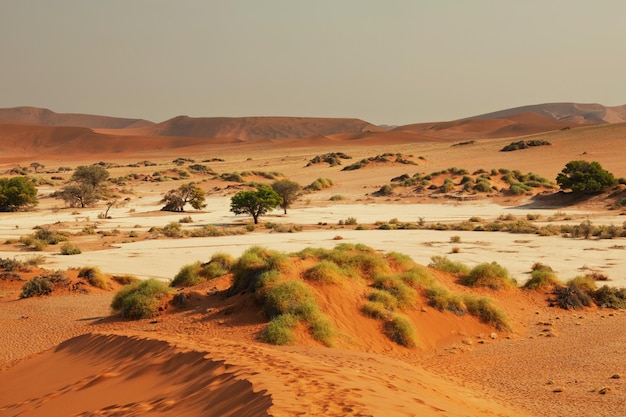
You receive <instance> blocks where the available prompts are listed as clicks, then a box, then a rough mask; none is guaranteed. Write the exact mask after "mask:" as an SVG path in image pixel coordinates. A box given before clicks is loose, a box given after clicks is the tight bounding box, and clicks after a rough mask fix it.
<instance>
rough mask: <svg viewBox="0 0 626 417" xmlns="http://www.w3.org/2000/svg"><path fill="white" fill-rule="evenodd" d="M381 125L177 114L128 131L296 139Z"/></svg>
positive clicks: (178, 134) (282, 118) (352, 120)
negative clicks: (168, 118)
mask: <svg viewBox="0 0 626 417" xmlns="http://www.w3.org/2000/svg"><path fill="white" fill-rule="evenodd" d="M383 130H384V129H383V128H381V127H378V126H376V125H373V124H371V123H368V122H364V121H363V120H359V119H335V118H313V117H200V118H193V117H187V116H178V117H174V118H173V119H170V120H166V121H164V122H161V123H158V124H156V125H153V126H148V127H144V128H140V129H128V131H127V134H129V135H135V134H137V135H143V136H190V137H199V138H216V137H221V138H224V137H231V138H237V139H240V140H245V141H254V140H259V139H270V140H273V139H298V138H307V137H311V136H318V135H323V136H324V135H332V134H337V133H353V132H368V131H369V132H380V131H383Z"/></svg>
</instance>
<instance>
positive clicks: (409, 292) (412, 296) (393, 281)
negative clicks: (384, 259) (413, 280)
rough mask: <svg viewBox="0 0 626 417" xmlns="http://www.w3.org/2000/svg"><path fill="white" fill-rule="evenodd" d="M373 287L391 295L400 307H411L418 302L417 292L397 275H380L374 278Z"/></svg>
mask: <svg viewBox="0 0 626 417" xmlns="http://www.w3.org/2000/svg"><path fill="white" fill-rule="evenodd" d="M372 286H373V287H374V288H377V289H379V290H383V291H386V292H388V293H389V294H391V295H392V296H393V297H394V298H395V299H396V302H397V304H398V305H399V306H402V307H410V306H413V305H415V302H416V301H417V291H415V289H413V288H412V287H410V286H408V285H407V284H405V283H404V282H403V281H402V280H401V279H400V278H399V277H398V276H396V275H379V276H377V277H376V278H374V283H373V284H372Z"/></svg>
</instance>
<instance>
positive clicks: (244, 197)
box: [230, 186, 282, 224]
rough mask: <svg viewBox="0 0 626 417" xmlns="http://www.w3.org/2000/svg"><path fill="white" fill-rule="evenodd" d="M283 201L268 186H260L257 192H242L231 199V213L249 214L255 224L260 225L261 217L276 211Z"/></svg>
mask: <svg viewBox="0 0 626 417" xmlns="http://www.w3.org/2000/svg"><path fill="white" fill-rule="evenodd" d="M281 201H282V199H281V198H280V196H279V195H278V194H277V193H276V191H274V190H272V189H271V188H270V187H268V186H260V187H259V188H257V190H256V191H240V192H238V193H237V194H235V195H234V196H233V197H232V198H231V199H230V211H232V212H233V213H235V214H249V215H251V216H252V218H253V219H254V224H258V223H259V216H262V215H264V214H266V213H267V212H268V211H270V210H273V209H275V208H276V207H278V206H279V205H280V203H281Z"/></svg>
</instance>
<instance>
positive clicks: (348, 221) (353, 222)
mask: <svg viewBox="0 0 626 417" xmlns="http://www.w3.org/2000/svg"><path fill="white" fill-rule="evenodd" d="M343 224H345V225H346V226H354V225H356V224H357V220H356V217H348V218H347V219H346V220H344V222H343Z"/></svg>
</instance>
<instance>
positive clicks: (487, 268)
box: [461, 262, 516, 290]
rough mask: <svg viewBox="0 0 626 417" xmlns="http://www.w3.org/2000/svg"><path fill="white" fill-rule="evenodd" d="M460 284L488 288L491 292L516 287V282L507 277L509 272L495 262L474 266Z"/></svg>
mask: <svg viewBox="0 0 626 417" xmlns="http://www.w3.org/2000/svg"><path fill="white" fill-rule="evenodd" d="M461 283H462V284H463V285H466V286H468V287H488V288H491V289H493V290H500V289H504V288H510V287H514V286H516V282H515V281H514V280H513V279H511V278H510V277H509V272H508V271H507V270H506V269H505V268H504V267H502V266H500V265H499V264H498V263H497V262H491V263H488V262H484V263H482V264H479V265H476V266H475V267H474V268H472V270H471V271H470V273H469V274H468V275H467V276H466V277H464V278H463V279H462V280H461Z"/></svg>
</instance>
